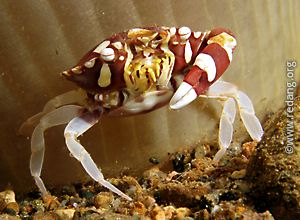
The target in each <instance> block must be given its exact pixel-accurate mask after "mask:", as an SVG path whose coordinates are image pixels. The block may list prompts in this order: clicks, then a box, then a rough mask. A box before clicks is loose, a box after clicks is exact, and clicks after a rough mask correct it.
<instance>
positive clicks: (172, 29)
mask: <svg viewBox="0 0 300 220" xmlns="http://www.w3.org/2000/svg"><path fill="white" fill-rule="evenodd" d="M175 34H176V28H175V27H171V28H170V35H171V36H173V35H175Z"/></svg>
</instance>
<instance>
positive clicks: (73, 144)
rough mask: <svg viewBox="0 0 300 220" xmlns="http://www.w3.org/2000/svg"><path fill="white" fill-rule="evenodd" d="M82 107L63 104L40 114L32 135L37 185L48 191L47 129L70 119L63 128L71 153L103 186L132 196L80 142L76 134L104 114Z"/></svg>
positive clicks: (43, 192)
mask: <svg viewBox="0 0 300 220" xmlns="http://www.w3.org/2000/svg"><path fill="white" fill-rule="evenodd" d="M82 110H83V108H82V107H81V106H76V105H66V106H62V107H60V108H57V109H55V110H53V111H51V112H49V113H47V114H46V115H44V116H43V117H42V118H41V120H40V123H39V124H38V125H37V126H36V128H35V129H34V131H33V133H32V138H31V158H30V171H31V175H32V176H33V177H34V180H35V182H36V185H37V187H38V188H39V190H40V191H41V193H42V196H46V195H48V194H49V193H48V192H47V189H46V187H45V185H44V183H43V180H42V179H41V177H40V176H41V171H42V166H43V161H44V154H45V141H44V132H45V130H46V129H48V128H50V127H54V126H57V125H61V124H66V123H68V125H67V127H66V128H65V132H64V135H65V139H66V144H67V147H68V149H69V151H70V152H71V154H72V155H73V156H74V157H75V158H76V159H77V160H78V161H79V162H80V163H81V164H82V166H83V167H84V169H85V171H86V172H87V173H88V174H89V175H90V176H91V177H92V178H93V179H94V180H96V181H97V182H98V183H100V184H101V185H103V186H104V187H106V188H108V189H110V190H111V191H113V192H115V193H116V194H118V195H120V196H121V197H123V198H125V199H127V200H132V199H131V198H130V197H129V196H127V195H126V194H124V193H123V192H121V191H120V190H119V189H117V188H116V187H115V186H113V185H112V184H111V183H109V182H107V181H106V180H104V177H103V175H102V173H101V172H100V170H99V169H98V168H97V166H96V164H95V162H94V161H93V160H92V158H91V156H90V155H89V154H88V152H87V151H86V150H85V149H84V147H83V146H82V145H81V144H79V142H78V140H77V138H78V137H79V136H80V135H82V134H83V133H84V132H85V131H87V130H88V129H89V128H91V127H92V126H93V125H95V124H96V123H97V122H98V120H99V118H100V116H101V114H99V112H98V113H90V112H88V113H85V114H82V113H81V112H82Z"/></svg>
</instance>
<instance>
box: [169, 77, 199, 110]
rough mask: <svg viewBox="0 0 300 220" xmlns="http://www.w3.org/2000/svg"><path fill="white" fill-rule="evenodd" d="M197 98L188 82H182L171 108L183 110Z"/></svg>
mask: <svg viewBox="0 0 300 220" xmlns="http://www.w3.org/2000/svg"><path fill="white" fill-rule="evenodd" d="M197 96H198V95H197V93H196V91H195V89H194V88H193V86H191V85H190V84H188V83H187V82H182V83H181V84H180V86H179V88H178V89H177V91H176V92H175V94H174V96H173V97H172V99H171V101H170V108H171V109H179V108H182V107H184V106H186V105H188V104H189V103H191V102H192V101H194V100H195V99H196V98H197Z"/></svg>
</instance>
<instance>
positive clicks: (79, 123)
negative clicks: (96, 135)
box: [64, 113, 132, 201]
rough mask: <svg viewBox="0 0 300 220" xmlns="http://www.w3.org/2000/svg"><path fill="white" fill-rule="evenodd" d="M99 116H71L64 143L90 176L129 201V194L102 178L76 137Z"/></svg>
mask: <svg viewBox="0 0 300 220" xmlns="http://www.w3.org/2000/svg"><path fill="white" fill-rule="evenodd" d="M99 117H100V116H99V113H86V114H85V115H83V116H79V117H76V118H73V119H72V120H71V121H70V122H69V124H68V125H67V127H66V128H65V132H64V134H65V139H66V145H67V147H68V149H69V151H70V152H71V154H72V155H73V156H74V157H75V158H76V159H77V160H78V161H79V162H80V163H81V165H82V166H83V168H84V169H85V171H86V172H87V173H88V174H89V175H90V177H92V178H93V179H94V180H95V181H97V182H98V183H100V184H101V185H102V186H104V187H106V188H108V189H109V190H111V191H112V192H114V193H116V194H118V195H119V196H121V197H123V198H125V199H127V200H129V201H131V200H132V199H131V198H130V197H129V196H127V195H126V194H125V193H123V192H121V191H120V190H119V189H118V188H116V187H115V186H114V185H112V184H111V183H109V182H108V181H106V180H105V179H104V177H103V174H102V173H101V172H100V170H99V169H98V167H97V165H96V164H95V162H94V161H93V159H92V158H91V156H90V155H89V153H88V152H87V151H86V150H85V149H84V147H83V146H82V145H81V144H80V143H79V142H78V139H77V138H78V137H79V136H80V135H82V134H83V133H84V132H86V131H87V130H88V129H89V128H91V127H92V126H93V125H95V124H96V123H97V122H98V120H99Z"/></svg>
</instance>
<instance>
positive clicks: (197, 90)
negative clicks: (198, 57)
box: [170, 66, 209, 109]
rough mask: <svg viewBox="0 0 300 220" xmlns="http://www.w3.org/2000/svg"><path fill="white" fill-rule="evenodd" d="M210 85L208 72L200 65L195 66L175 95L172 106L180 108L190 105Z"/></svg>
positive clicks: (171, 102)
mask: <svg viewBox="0 0 300 220" xmlns="http://www.w3.org/2000/svg"><path fill="white" fill-rule="evenodd" d="M208 87H209V84H208V80H207V74H206V72H205V71H204V70H202V69H200V68H199V67H198V66H193V67H192V68H191V70H190V72H189V73H188V74H187V75H186V76H185V77H184V81H183V82H182V83H181V84H180V86H179V88H178V89H177V90H176V92H175V94H174V95H173V97H172V99H171V101H170V108H171V109H179V108H182V107H184V106H186V105H188V104H189V103H191V102H192V101H194V100H195V99H196V98H197V97H198V96H199V95H200V94H201V93H203V91H205V89H206V88H208Z"/></svg>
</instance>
